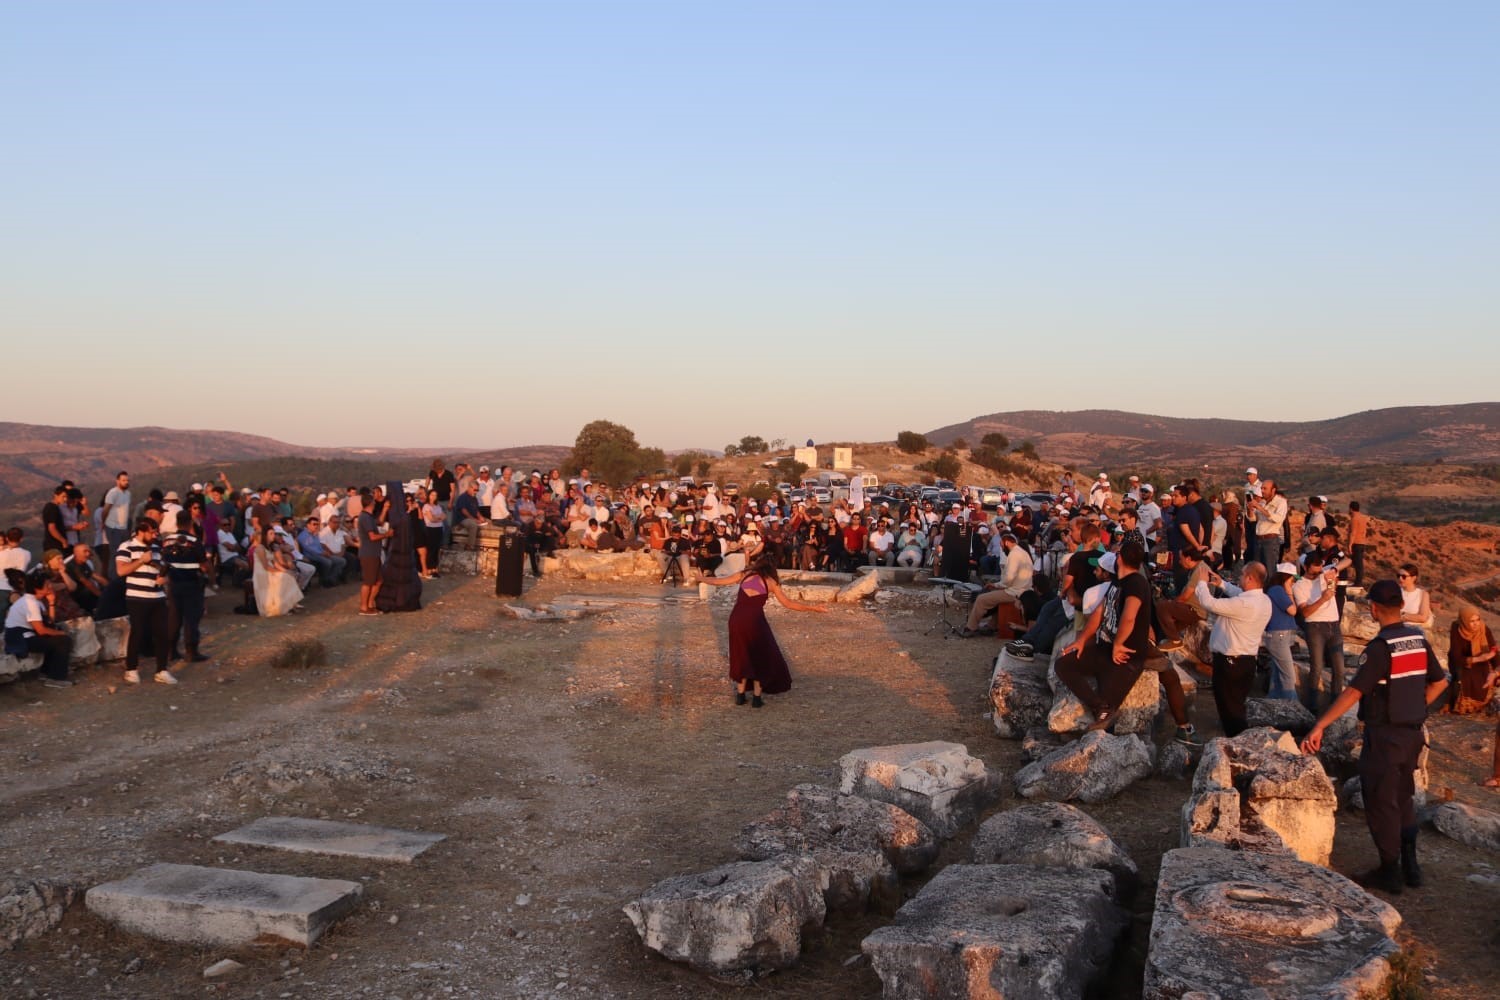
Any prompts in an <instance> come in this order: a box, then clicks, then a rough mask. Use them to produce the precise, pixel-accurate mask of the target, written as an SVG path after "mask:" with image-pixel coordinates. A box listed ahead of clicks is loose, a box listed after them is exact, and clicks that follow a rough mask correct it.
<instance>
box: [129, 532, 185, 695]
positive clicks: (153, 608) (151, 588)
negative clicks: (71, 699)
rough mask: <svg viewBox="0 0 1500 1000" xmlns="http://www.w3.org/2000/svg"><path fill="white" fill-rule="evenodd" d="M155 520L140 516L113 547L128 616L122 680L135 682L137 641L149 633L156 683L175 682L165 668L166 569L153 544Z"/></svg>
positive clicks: (138, 679) (138, 678)
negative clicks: (132, 532)
mask: <svg viewBox="0 0 1500 1000" xmlns="http://www.w3.org/2000/svg"><path fill="white" fill-rule="evenodd" d="M156 539H157V528H156V522H155V521H153V520H151V519H150V518H149V517H143V518H141V519H140V520H138V521H136V522H135V535H134V536H133V537H132V538H129V539H127V540H126V541H125V543H124V544H123V545H121V546H120V547H119V548H118V549H117V550H116V551H115V575H116V576H118V577H119V578H120V579H122V580H124V581H125V613H126V614H127V615H129V617H130V638H129V639H128V640H127V641H126V643H125V683H126V684H139V683H140V682H141V675H140V671H139V669H138V668H139V666H140V658H141V645H142V643H144V642H145V641H146V635H147V633H148V632H149V633H150V635H151V652H152V654H153V655H154V656H155V657H156V674H155V676H154V678H153V679H154V680H155V681H156V683H158V684H176V683H177V678H176V677H173V676H172V674H171V673H170V672H169V671H168V670H167V654H168V652H170V651H171V648H172V647H171V643H170V641H169V639H168V637H167V591H166V572H165V567H164V566H163V564H162V561H161V551H160V550H159V549H158V548H157V546H156Z"/></svg>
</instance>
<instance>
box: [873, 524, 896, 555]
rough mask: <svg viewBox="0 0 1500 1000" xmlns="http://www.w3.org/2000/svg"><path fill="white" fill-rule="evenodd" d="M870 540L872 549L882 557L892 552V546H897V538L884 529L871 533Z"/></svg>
mask: <svg viewBox="0 0 1500 1000" xmlns="http://www.w3.org/2000/svg"><path fill="white" fill-rule="evenodd" d="M869 540H870V549H871V550H872V551H874V552H878V553H880V554H881V555H885V554H886V553H887V552H889V551H890V550H891V546H892V545H895V544H896V536H895V535H893V534H891V533H890V532H889V531H887V530H885V529H884V528H882V529H880V530H879V531H872V532H870V536H869Z"/></svg>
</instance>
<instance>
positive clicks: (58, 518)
mask: <svg viewBox="0 0 1500 1000" xmlns="http://www.w3.org/2000/svg"><path fill="white" fill-rule="evenodd" d="M50 528H56V529H57V533H58V534H59V535H61V536H62V537H63V539H64V540H63V541H58V540H57V538H56V537H55V536H54V535H53V534H52V532H51V531H50V530H49V529H50ZM42 534H43V535H44V536H45V537H44V538H43V539H42V549H43V550H44V551H45V550H47V549H58V550H60V551H64V552H66V551H67V549H68V542H67V541H66V539H67V537H68V532H67V530H66V529H64V528H63V519H62V508H61V507H59V506H58V505H57V504H55V503H52V502H50V501H49V502H48V503H47V505H46V506H45V507H43V508H42Z"/></svg>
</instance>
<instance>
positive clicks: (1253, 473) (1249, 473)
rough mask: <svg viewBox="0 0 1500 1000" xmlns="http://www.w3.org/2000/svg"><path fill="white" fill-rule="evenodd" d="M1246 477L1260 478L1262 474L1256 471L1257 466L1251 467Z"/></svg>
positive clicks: (1246, 471)
mask: <svg viewBox="0 0 1500 1000" xmlns="http://www.w3.org/2000/svg"><path fill="white" fill-rule="evenodd" d="M1245 475H1247V476H1258V475H1260V473H1259V472H1257V471H1256V470H1255V466H1253V465H1252V466H1250V468H1248V469H1246V470H1245Z"/></svg>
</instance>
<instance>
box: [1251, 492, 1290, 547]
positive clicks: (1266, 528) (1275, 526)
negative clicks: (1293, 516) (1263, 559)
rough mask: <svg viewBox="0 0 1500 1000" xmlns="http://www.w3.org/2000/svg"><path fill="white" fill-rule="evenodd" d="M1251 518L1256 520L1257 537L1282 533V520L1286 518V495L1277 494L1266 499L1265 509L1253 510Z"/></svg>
mask: <svg viewBox="0 0 1500 1000" xmlns="http://www.w3.org/2000/svg"><path fill="white" fill-rule="evenodd" d="M1250 519H1251V520H1252V521H1254V522H1255V537H1257V538H1263V537H1265V536H1266V535H1279V534H1281V522H1283V521H1285V520H1286V497H1284V496H1282V495H1281V494H1280V493H1278V494H1276V495H1275V496H1273V497H1272V498H1271V499H1269V500H1267V501H1266V506H1265V509H1264V510H1257V511H1255V512H1253V513H1252V514H1251V515H1250Z"/></svg>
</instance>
